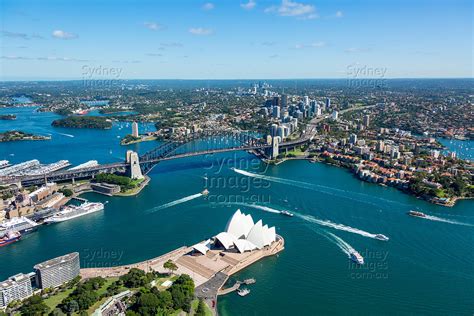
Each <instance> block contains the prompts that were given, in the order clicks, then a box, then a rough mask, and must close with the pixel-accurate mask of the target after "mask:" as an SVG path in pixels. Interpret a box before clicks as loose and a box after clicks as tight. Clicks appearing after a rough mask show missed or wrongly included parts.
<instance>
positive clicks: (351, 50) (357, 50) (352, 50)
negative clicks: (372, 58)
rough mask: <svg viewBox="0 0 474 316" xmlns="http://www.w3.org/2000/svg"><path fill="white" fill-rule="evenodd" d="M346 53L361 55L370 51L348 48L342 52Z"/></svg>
mask: <svg viewBox="0 0 474 316" xmlns="http://www.w3.org/2000/svg"><path fill="white" fill-rule="evenodd" d="M344 51H345V52H346V53H363V52H368V51H370V49H369V48H360V47H350V48H347V49H345V50H344Z"/></svg>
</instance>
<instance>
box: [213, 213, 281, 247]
mask: <svg viewBox="0 0 474 316" xmlns="http://www.w3.org/2000/svg"><path fill="white" fill-rule="evenodd" d="M215 239H216V240H218V241H219V243H220V244H221V245H222V246H224V248H225V249H230V248H232V247H235V248H236V249H237V250H238V251H239V252H241V253H242V252H245V251H252V250H254V249H262V248H263V247H265V246H268V245H270V244H271V243H272V242H274V241H275V240H276V232H275V227H270V228H269V227H268V225H265V226H264V225H263V223H262V220H259V221H258V222H257V223H254V221H253V218H252V216H251V215H250V214H249V215H246V214H244V213H242V212H241V211H240V210H237V211H236V212H235V213H234V215H232V217H231V219H230V220H229V222H228V223H227V227H226V231H225V232H222V233H219V234H218V235H217V236H215Z"/></svg>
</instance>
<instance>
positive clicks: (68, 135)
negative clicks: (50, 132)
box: [58, 133, 74, 138]
mask: <svg viewBox="0 0 474 316" xmlns="http://www.w3.org/2000/svg"><path fill="white" fill-rule="evenodd" d="M58 134H59V135H63V136H66V137H71V138H74V135H71V134H65V133H58Z"/></svg>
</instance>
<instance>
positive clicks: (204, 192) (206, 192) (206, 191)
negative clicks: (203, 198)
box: [201, 189, 209, 195]
mask: <svg viewBox="0 0 474 316" xmlns="http://www.w3.org/2000/svg"><path fill="white" fill-rule="evenodd" d="M201 194H202V195H208V194H209V191H208V190H207V189H204V190H203V191H202V192H201Z"/></svg>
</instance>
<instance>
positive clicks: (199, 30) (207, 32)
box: [189, 27, 214, 36]
mask: <svg viewBox="0 0 474 316" xmlns="http://www.w3.org/2000/svg"><path fill="white" fill-rule="evenodd" d="M189 33H191V34H194V35H199V36H202V35H211V34H212V33H214V31H213V30H212V29H206V28H202V27H192V28H190V29H189Z"/></svg>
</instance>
